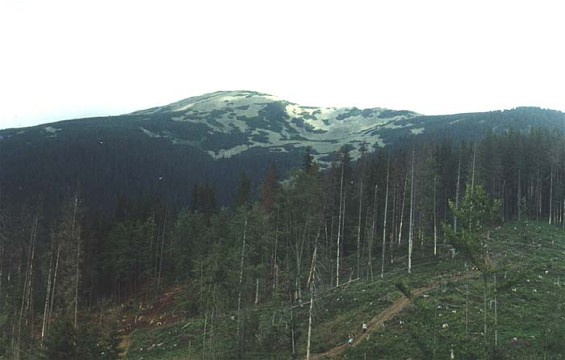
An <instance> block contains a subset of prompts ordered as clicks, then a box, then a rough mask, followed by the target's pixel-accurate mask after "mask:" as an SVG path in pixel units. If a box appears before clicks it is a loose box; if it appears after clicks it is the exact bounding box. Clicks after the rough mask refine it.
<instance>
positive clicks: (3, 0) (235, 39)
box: [0, 0, 565, 129]
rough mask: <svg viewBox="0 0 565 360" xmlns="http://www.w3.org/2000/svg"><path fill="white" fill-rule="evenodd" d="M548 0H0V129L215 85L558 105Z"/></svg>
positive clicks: (554, 25) (433, 108) (318, 95)
mask: <svg viewBox="0 0 565 360" xmlns="http://www.w3.org/2000/svg"><path fill="white" fill-rule="evenodd" d="M564 9H565V4H563V2H562V1H560V0H532V1H522V0H514V1H505V0H472V1H467V0H372V1H370V0H366V1H361V0H347V1H331V0H326V1H316V0H284V1H279V0H269V1H268V0H262V1H251V0H192V1H188V0H184V1H173V0H159V1H157V0H154V1H144V0H49V1H45V0H0V129H2V128H13V127H24V126H32V125H36V124H43V123H48V122H54V121H58V120H65V119H73V118H82V117H89V116H108V115H119V114H124V113H129V112H133V111H136V110H141V109H145V108H150V107H154V106H160V105H165V104H168V103H171V102H175V101H178V100H181V99H184V98H187V97H191V96H196V95H202V94H205V93H208V92H213V91H219V90H253V91H259V92H264V93H268V94H271V95H276V96H278V97H280V98H282V99H285V100H288V101H291V102H294V103H298V104H300V105H305V106H325V107H341V106H356V107H358V108H370V107H385V108H390V109H396V110H412V111H416V112H418V113H421V114H426V115H433V114H453V113H463V112H475V111H490V110H502V109H510V108H514V107H517V106H539V107H542V108H550V109H555V110H561V111H565V91H564V89H563V88H564V84H565V41H563V34H565V16H564V14H565V11H563V10H564Z"/></svg>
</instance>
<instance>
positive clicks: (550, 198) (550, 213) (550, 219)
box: [549, 165, 553, 225]
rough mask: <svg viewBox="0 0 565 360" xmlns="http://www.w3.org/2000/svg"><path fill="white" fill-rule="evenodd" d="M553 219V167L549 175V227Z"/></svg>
mask: <svg viewBox="0 0 565 360" xmlns="http://www.w3.org/2000/svg"><path fill="white" fill-rule="evenodd" d="M552 217H553V165H551V172H550V174H549V225H551V224H552Z"/></svg>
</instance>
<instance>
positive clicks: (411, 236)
mask: <svg viewBox="0 0 565 360" xmlns="http://www.w3.org/2000/svg"><path fill="white" fill-rule="evenodd" d="M413 242H414V150H412V170H411V175H410V224H409V226H408V273H409V274H410V273H411V272H412V246H413Z"/></svg>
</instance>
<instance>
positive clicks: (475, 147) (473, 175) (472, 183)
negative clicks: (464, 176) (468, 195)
mask: <svg viewBox="0 0 565 360" xmlns="http://www.w3.org/2000/svg"><path fill="white" fill-rule="evenodd" d="M476 159H477V143H474V144H473V172H472V175H471V190H472V189H474V188H475V162H476Z"/></svg>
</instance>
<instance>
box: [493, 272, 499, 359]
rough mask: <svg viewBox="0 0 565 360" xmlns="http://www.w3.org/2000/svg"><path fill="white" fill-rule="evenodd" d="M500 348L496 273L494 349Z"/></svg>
mask: <svg viewBox="0 0 565 360" xmlns="http://www.w3.org/2000/svg"><path fill="white" fill-rule="evenodd" d="M497 347H498V299H497V291H496V273H494V348H495V349H496V348H497Z"/></svg>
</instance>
